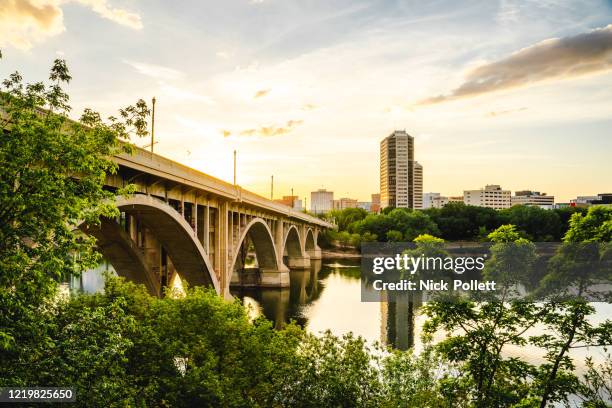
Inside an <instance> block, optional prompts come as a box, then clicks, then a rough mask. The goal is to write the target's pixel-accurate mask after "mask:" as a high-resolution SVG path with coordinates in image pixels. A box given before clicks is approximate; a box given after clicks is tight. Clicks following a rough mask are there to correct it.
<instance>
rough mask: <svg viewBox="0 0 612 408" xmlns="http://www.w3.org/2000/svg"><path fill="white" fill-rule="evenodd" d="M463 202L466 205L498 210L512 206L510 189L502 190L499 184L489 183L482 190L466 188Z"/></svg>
mask: <svg viewBox="0 0 612 408" xmlns="http://www.w3.org/2000/svg"><path fill="white" fill-rule="evenodd" d="M463 202H464V203H465V204H466V205H474V206H477V207H489V208H494V209H496V210H501V209H504V208H510V207H511V206H512V202H511V199H510V190H502V188H501V187H500V186H499V185H498V184H488V185H486V186H485V188H481V189H480V190H465V191H464V192H463Z"/></svg>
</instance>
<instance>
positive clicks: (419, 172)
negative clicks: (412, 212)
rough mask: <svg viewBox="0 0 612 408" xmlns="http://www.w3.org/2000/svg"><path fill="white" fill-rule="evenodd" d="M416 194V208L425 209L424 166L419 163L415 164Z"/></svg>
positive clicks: (414, 185)
mask: <svg viewBox="0 0 612 408" xmlns="http://www.w3.org/2000/svg"><path fill="white" fill-rule="evenodd" d="M412 189H413V190H412V191H413V193H414V199H413V200H414V201H413V202H414V207H413V208H416V209H417V210H422V209H423V166H422V165H421V164H419V162H416V161H415V162H414V183H413V185H412Z"/></svg>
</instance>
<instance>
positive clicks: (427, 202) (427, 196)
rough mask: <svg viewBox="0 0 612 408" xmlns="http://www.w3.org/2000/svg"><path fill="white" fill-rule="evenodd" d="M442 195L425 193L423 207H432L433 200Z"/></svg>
mask: <svg viewBox="0 0 612 408" xmlns="http://www.w3.org/2000/svg"><path fill="white" fill-rule="evenodd" d="M437 197H440V193H425V194H423V209H427V208H432V207H433V200H434V199H435V198H437Z"/></svg>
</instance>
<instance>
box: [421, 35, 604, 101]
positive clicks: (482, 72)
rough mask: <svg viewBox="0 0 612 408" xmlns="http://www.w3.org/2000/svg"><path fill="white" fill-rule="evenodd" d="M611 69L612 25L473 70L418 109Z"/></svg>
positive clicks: (542, 44) (552, 41) (554, 40)
mask: <svg viewBox="0 0 612 408" xmlns="http://www.w3.org/2000/svg"><path fill="white" fill-rule="evenodd" d="M610 69H612V24H610V25H608V26H606V27H603V28H598V29H595V30H592V31H590V32H587V33H582V34H578V35H575V36H572V37H564V38H551V39H548V40H544V41H541V42H539V43H537V44H534V45H532V46H529V47H527V48H523V49H521V50H519V51H517V52H515V53H513V54H511V55H510V56H508V57H506V58H504V59H501V60H499V61H495V62H492V63H488V64H484V65H481V66H479V67H476V68H475V69H473V70H472V71H470V72H469V73H468V75H467V77H466V80H465V81H464V82H463V83H462V84H461V85H460V86H459V87H458V88H456V89H454V90H453V91H452V92H450V93H449V94H446V95H438V96H434V97H430V98H427V99H424V100H421V101H420V102H418V105H431V104H436V103H441V102H446V101H451V100H456V99H461V98H470V97H474V96H478V95H482V94H486V93H489V92H496V91H501V90H505V89H511V88H518V87H522V86H527V85H531V84H535V83H538V82H542V81H546V80H553V79H555V80H561V79H565V78H571V77H576V76H580V75H586V74H590V73H596V72H602V71H607V70H610Z"/></svg>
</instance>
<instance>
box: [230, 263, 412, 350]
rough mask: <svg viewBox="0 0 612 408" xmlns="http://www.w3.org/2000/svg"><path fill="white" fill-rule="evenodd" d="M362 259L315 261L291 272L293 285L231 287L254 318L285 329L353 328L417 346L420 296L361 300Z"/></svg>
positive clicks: (402, 344) (403, 345)
mask: <svg viewBox="0 0 612 408" xmlns="http://www.w3.org/2000/svg"><path fill="white" fill-rule="evenodd" d="M360 286H361V281H360V268H359V261H358V260H357V261H347V260H343V261H341V262H336V261H329V260H325V261H323V262H321V261H312V262H311V268H310V269H307V270H291V273H290V287H289V288H285V289H277V288H232V290H231V293H232V294H233V295H234V296H237V297H239V298H240V299H242V300H243V303H244V304H245V306H247V307H248V308H249V309H250V313H251V317H253V318H255V317H258V316H260V315H263V316H265V317H266V318H267V319H269V320H271V321H272V322H273V323H274V326H275V327H276V328H282V327H283V326H284V325H285V324H286V323H288V322H289V321H292V320H293V321H295V322H296V323H297V324H299V325H300V326H302V327H304V328H307V329H308V330H310V331H312V332H315V333H317V332H320V331H324V330H331V331H332V332H333V333H334V334H336V335H342V334H344V333H348V332H353V333H356V334H359V335H361V336H363V337H365V338H366V339H367V340H369V341H380V342H381V343H382V344H384V345H389V346H392V347H395V348H398V349H402V350H406V349H408V348H410V347H413V346H414V345H415V327H416V325H417V322H416V316H417V312H418V308H419V307H420V305H421V304H422V297H421V296H420V294H408V293H407V294H406V295H405V296H403V297H401V298H398V299H396V300H395V301H394V302H386V301H385V300H386V299H382V300H383V301H382V302H380V303H375V302H361V299H360V292H361V287H360Z"/></svg>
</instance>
